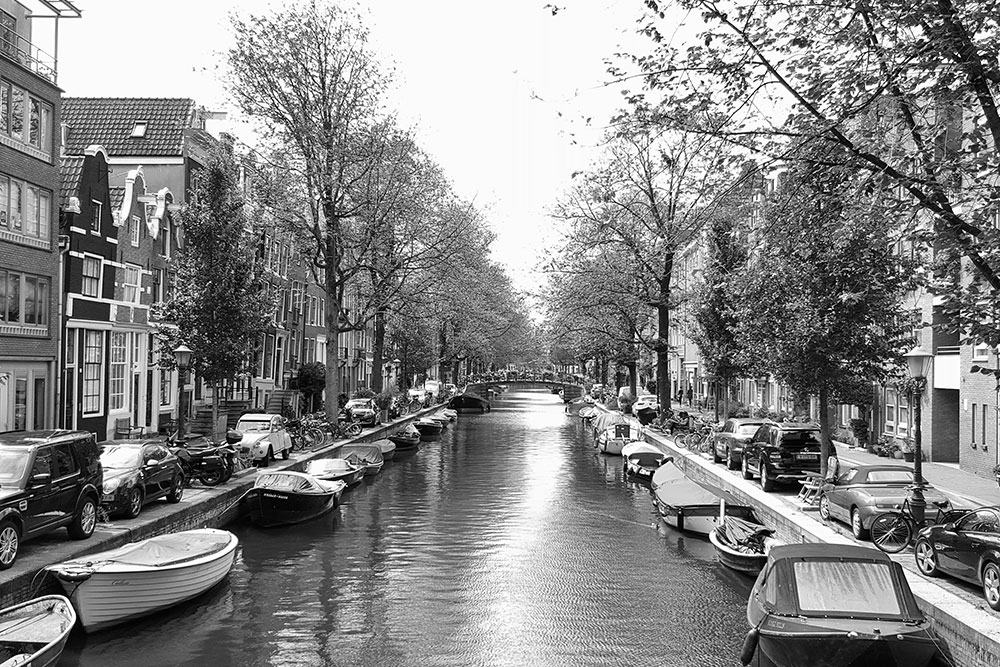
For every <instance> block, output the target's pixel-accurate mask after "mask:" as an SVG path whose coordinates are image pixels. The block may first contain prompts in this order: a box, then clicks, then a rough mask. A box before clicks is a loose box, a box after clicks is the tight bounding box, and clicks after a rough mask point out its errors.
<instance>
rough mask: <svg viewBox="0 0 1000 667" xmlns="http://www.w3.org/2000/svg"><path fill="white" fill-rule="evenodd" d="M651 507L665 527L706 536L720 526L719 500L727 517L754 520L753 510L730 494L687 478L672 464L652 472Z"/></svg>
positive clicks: (670, 462) (669, 462)
mask: <svg viewBox="0 0 1000 667" xmlns="http://www.w3.org/2000/svg"><path fill="white" fill-rule="evenodd" d="M650 484H651V486H652V488H653V505H654V506H655V507H656V510H657V511H658V512H659V513H660V516H661V517H663V520H664V522H666V524H667V525H668V526H673V527H674V528H676V529H678V530H686V531H688V532H691V533H695V534H698V535H701V536H703V537H708V534H709V533H711V532H712V531H713V530H714V529H715V527H716V526H717V525H718V523H719V501H720V500H725V501H726V505H725V512H726V516H727V517H729V516H737V517H739V518H741V519H748V520H751V521H752V520H755V516H754V513H753V508H752V507H750V506H749V505H742V504H740V503H739V502H737V500H736V498H734V497H733V496H732V495H731V494H729V493H727V492H726V491H723V490H722V489H718V488H715V487H712V486H710V485H708V484H702V483H699V482H695V481H694V480H692V479H689V478H688V477H687V476H686V475H685V474H684V471H683V470H681V469H680V468H678V467H677V464H676V463H675V462H674V461H666V462H664V464H663V465H661V466H660V467H659V468H657V470H656V472H655V473H653V479H652V481H651V483H650Z"/></svg>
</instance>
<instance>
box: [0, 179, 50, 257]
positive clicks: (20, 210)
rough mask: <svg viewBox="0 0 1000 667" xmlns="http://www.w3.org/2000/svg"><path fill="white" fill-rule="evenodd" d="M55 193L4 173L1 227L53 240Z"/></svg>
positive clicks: (0, 197) (0, 192)
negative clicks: (52, 221) (53, 198)
mask: <svg viewBox="0 0 1000 667" xmlns="http://www.w3.org/2000/svg"><path fill="white" fill-rule="evenodd" d="M51 211H52V194H51V193H50V192H49V191H48V190H45V189H43V188H39V187H37V186H35V185H31V184H30V183H25V182H23V181H18V180H16V179H13V178H11V177H9V176H5V175H3V174H0V227H5V228H7V229H9V230H11V231H15V232H18V233H21V234H24V235H25V236H31V237H34V238H38V239H42V240H44V241H49V240H50V239H49V236H50V235H51V229H52V226H51Z"/></svg>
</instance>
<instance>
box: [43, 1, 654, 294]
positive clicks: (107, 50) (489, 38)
mask: <svg viewBox="0 0 1000 667" xmlns="http://www.w3.org/2000/svg"><path fill="white" fill-rule="evenodd" d="M548 2H553V3H554V4H557V5H560V6H563V5H569V7H568V8H563V9H561V10H560V11H559V12H558V13H557V14H556V15H555V16H553V15H552V13H551V11H550V10H549V9H546V8H545V5H546V4H547V3H548ZM76 4H77V6H78V7H80V8H81V9H82V10H83V18H82V19H74V20H65V21H61V23H60V33H59V83H60V85H61V86H62V87H63V89H64V90H65V94H66V95H69V96H123V97H130V96H136V97H140V96H141V97H191V98H193V99H194V100H195V101H196V102H197V103H199V104H202V105H205V106H206V107H208V108H210V109H212V110H225V111H229V112H230V113H231V115H232V111H233V109H232V108H231V107H230V106H229V105H228V103H227V100H226V95H225V92H224V89H223V87H222V84H221V83H220V82H219V80H218V73H219V71H220V69H221V67H222V64H223V60H222V58H221V56H220V55H219V54H221V52H223V51H224V50H225V48H226V47H227V45H228V43H229V40H230V35H229V22H228V20H227V16H228V14H229V13H230V12H231V11H233V10H237V11H240V12H244V13H245V12H259V11H262V10H263V9H265V8H266V7H267V6H268V5H269V4H273V3H268V2H266V1H265V0H240V1H236V0H156V1H154V0H76ZM362 6H363V8H364V11H367V12H368V13H369V14H370V17H371V20H370V21H369V26H370V28H371V30H372V33H373V38H374V44H375V45H376V47H377V49H378V52H379V53H380V54H382V58H383V61H384V62H385V63H386V64H387V65H394V66H395V68H396V70H397V86H396V87H397V92H396V93H394V95H393V100H394V102H393V106H395V108H396V109H397V110H398V111H399V114H400V116H401V118H402V119H403V122H404V123H405V124H412V125H414V126H415V128H416V131H417V136H418V137H419V140H420V143H421V145H422V146H423V147H424V149H425V150H427V151H428V152H429V153H430V154H432V155H433V156H434V157H435V158H436V159H437V161H438V162H439V163H440V164H441V165H442V166H443V167H444V169H445V171H446V172H447V173H448V175H449V176H450V178H451V179H452V180H453V182H454V183H455V186H456V190H457V191H458V193H459V194H460V195H461V196H463V197H465V198H467V199H472V200H474V201H475V203H476V204H477V206H479V207H480V208H481V209H482V210H484V211H485V212H486V213H487V216H488V218H489V219H490V221H491V223H492V225H493V226H494V228H495V230H496V231H497V233H498V235H499V238H498V241H497V243H496V244H495V245H494V252H495V256H496V258H497V259H498V260H500V261H502V262H504V263H505V264H507V266H508V267H509V269H510V273H511V276H512V277H513V278H514V281H515V284H517V285H518V286H519V287H522V288H526V289H530V288H532V287H533V286H534V285H536V284H537V283H538V280H537V276H533V275H532V269H533V267H534V266H535V264H536V262H537V258H538V257H539V256H544V255H545V253H546V252H547V248H548V243H549V242H551V240H552V236H551V235H550V234H549V230H550V229H551V223H550V221H549V220H548V218H547V217H546V212H547V210H549V209H550V207H551V206H552V204H553V202H554V201H555V199H556V198H557V197H558V196H559V195H560V193H561V192H563V191H564V190H565V189H566V188H567V186H568V184H569V175H570V174H571V173H572V172H573V171H574V170H578V169H581V168H584V167H586V166H587V164H588V163H589V160H590V155H589V152H588V151H587V150H586V146H587V145H588V144H590V145H592V144H593V142H594V141H595V140H596V137H597V135H598V134H599V130H600V128H601V127H602V125H603V124H604V123H605V122H606V121H607V119H608V117H609V116H610V115H611V113H612V112H613V111H615V109H616V107H617V104H618V101H619V100H620V92H619V88H620V86H611V87H605V86H603V85H602V84H603V83H604V82H605V80H606V79H607V76H606V74H605V65H604V59H605V58H607V57H610V56H611V55H612V54H613V53H614V52H615V51H617V50H618V46H619V44H621V43H628V44H632V45H635V44H637V43H638V44H643V45H645V42H644V41H641V40H639V39H638V38H637V37H635V36H634V25H635V20H636V18H637V17H638V16H639V15H640V13H641V10H642V2H641V0H507V1H506V2H476V1H474V0H473V1H470V0H368V1H365V0H362ZM39 23H41V21H39ZM37 28H39V29H42V32H45V26H44V25H38V26H37ZM36 41H40V40H39V39H38V37H37V36H36ZM633 52H634V51H633ZM560 114H561V115H560ZM587 117H591V118H592V119H593V122H592V124H591V127H590V128H588V127H587V125H586V123H585V122H584V119H586V118H587ZM574 138H576V139H577V140H579V142H580V143H579V144H574V143H573V142H574Z"/></svg>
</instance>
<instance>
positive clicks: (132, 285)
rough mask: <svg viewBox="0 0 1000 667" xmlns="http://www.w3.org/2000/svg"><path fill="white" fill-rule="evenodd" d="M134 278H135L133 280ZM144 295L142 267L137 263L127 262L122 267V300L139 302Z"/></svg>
mask: <svg viewBox="0 0 1000 667" xmlns="http://www.w3.org/2000/svg"><path fill="white" fill-rule="evenodd" d="M132 278H134V282H133V280H131V279H132ZM141 295H142V267H141V266H138V265H136V264H126V265H125V266H124V267H123V268H122V300H123V301H125V302H126V303H139V301H140V299H141Z"/></svg>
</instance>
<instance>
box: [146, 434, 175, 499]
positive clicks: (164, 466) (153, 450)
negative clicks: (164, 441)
mask: <svg viewBox="0 0 1000 667" xmlns="http://www.w3.org/2000/svg"><path fill="white" fill-rule="evenodd" d="M169 457H170V452H168V451H167V450H166V449H165V448H164V447H163V446H162V445H146V446H145V447H143V448H142V471H143V475H144V476H145V478H146V483H145V487H146V488H145V491H146V497H147V498H155V497H158V496H161V495H163V494H165V493H166V492H167V491H168V490H169V489H170V483H171V481H173V467H172V466H170V463H169ZM149 461H156V463H154V464H152V465H150V464H149V463H148V462H149Z"/></svg>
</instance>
